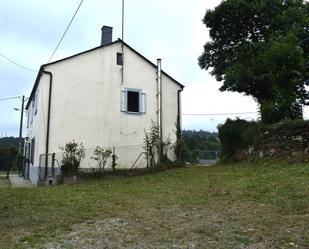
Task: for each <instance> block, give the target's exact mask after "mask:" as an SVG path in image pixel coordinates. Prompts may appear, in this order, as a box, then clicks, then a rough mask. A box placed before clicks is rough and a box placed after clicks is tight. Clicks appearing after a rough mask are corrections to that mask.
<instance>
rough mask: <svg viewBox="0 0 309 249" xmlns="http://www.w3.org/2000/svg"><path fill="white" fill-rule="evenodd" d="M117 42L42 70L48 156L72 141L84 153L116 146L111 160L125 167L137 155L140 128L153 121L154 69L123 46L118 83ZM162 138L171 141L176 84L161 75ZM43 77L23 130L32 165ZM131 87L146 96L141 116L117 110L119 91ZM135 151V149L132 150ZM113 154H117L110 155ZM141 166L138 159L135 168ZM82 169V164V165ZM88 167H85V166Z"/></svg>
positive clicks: (40, 139)
mask: <svg viewBox="0 0 309 249" xmlns="http://www.w3.org/2000/svg"><path fill="white" fill-rule="evenodd" d="M117 52H121V44H120V43H114V44H113V45H110V46H106V47H102V48H99V49H96V50H93V51H90V52H88V53H84V54H81V55H79V56H75V57H72V58H70V59H67V60H64V61H62V62H58V63H55V64H51V65H48V66H46V67H45V70H46V71H50V72H52V73H53V89H52V100H51V114H50V117H51V122H50V142H49V152H50V153H52V152H56V153H57V152H59V145H63V144H65V143H66V142H69V141H72V140H73V139H74V140H75V141H76V142H82V143H83V144H84V146H85V148H87V149H90V150H91V149H93V148H95V147H96V146H97V145H100V146H102V147H113V146H115V147H119V148H120V147H122V151H123V152H122V153H123V155H124V154H125V149H123V148H125V147H126V146H127V148H130V149H128V153H127V155H126V156H122V158H120V157H119V156H118V157H119V159H118V161H117V163H118V165H117V166H118V167H121V168H125V167H129V166H131V163H132V162H134V161H135V160H136V158H137V157H138V155H139V154H140V153H141V150H142V147H141V145H142V144H143V138H144V130H145V129H146V130H148V129H149V127H150V125H151V120H153V121H157V80H156V68H155V67H154V66H153V65H152V64H150V63H148V62H147V61H145V60H144V59H143V58H142V57H140V56H139V55H137V54H136V53H134V52H133V51H132V50H131V49H130V48H127V47H124V73H123V76H124V80H123V83H122V82H121V69H122V67H121V66H120V65H117V64H116V54H117ZM162 83H163V89H162V98H163V99H162V102H163V107H162V110H163V118H162V120H163V136H164V137H167V136H170V138H171V139H172V141H173V142H174V141H175V133H174V130H175V123H176V117H177V111H178V109H177V108H178V106H177V91H178V90H179V89H180V86H179V85H178V84H176V83H175V82H174V81H172V80H171V79H170V78H168V77H167V76H165V75H164V74H163V77H162ZM48 87H49V76H48V75H43V76H42V77H41V80H40V83H39V87H38V89H39V96H40V98H39V108H38V113H37V115H36V116H35V118H34V121H33V128H32V129H28V136H29V137H36V150H35V163H34V165H38V163H39V155H40V154H44V153H45V141H46V140H45V139H46V128H45V127H46V122H47V101H48ZM126 87H127V88H137V89H141V90H143V91H144V92H145V93H146V113H145V114H129V113H126V112H121V90H122V89H124V88H126ZM134 148H135V149H134ZM116 154H117V153H116ZM145 165H146V162H145V160H143V158H141V159H140V160H139V162H138V163H137V166H139V167H143V166H145ZM83 166H84V167H87V165H83ZM88 166H89V164H88Z"/></svg>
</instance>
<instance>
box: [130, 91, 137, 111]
mask: <svg viewBox="0 0 309 249" xmlns="http://www.w3.org/2000/svg"><path fill="white" fill-rule="evenodd" d="M128 112H139V92H131V91H128Z"/></svg>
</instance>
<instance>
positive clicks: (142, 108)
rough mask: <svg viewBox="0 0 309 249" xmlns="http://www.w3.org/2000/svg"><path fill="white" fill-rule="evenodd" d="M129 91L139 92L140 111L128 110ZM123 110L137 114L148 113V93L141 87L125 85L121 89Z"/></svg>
mask: <svg viewBox="0 0 309 249" xmlns="http://www.w3.org/2000/svg"><path fill="white" fill-rule="evenodd" d="M128 92H136V93H138V107H139V108H138V109H139V110H138V112H132V111H128ZM121 112H125V113H128V114H133V115H134V114H135V115H143V114H146V93H145V91H144V90H142V89H139V88H131V87H125V88H124V89H122V90H121Z"/></svg>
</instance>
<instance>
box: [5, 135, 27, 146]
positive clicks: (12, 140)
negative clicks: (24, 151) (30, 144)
mask: <svg viewBox="0 0 309 249" xmlns="http://www.w3.org/2000/svg"><path fill="white" fill-rule="evenodd" d="M19 141H21V142H23V139H20V138H19V137H2V138H0V146H1V145H2V146H12V145H15V146H16V147H18V145H19Z"/></svg>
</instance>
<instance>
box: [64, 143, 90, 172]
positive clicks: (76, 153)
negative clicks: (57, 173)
mask: <svg viewBox="0 0 309 249" xmlns="http://www.w3.org/2000/svg"><path fill="white" fill-rule="evenodd" d="M59 149H60V150H61V151H62V152H63V157H62V160H61V172H62V174H63V175H74V174H76V173H78V170H79V166H80V162H81V160H82V159H83V158H85V148H84V146H83V144H82V143H80V144H77V143H76V142H75V141H74V140H73V141H72V142H68V143H66V144H65V145H64V146H59Z"/></svg>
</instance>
